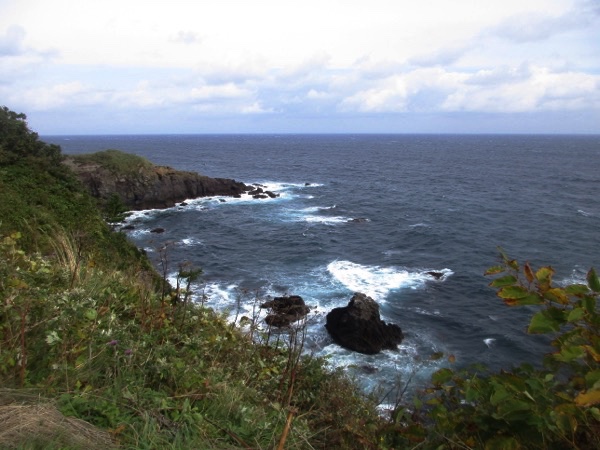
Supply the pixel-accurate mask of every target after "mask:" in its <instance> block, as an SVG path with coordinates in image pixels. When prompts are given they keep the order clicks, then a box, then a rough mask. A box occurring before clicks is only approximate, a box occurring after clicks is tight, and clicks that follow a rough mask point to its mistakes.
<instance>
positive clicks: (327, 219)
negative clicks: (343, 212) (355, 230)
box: [303, 216, 351, 225]
mask: <svg viewBox="0 0 600 450" xmlns="http://www.w3.org/2000/svg"><path fill="white" fill-rule="evenodd" d="M303 220H305V221H306V222H311V223H322V224H325V225H335V224H338V223H346V222H348V221H350V220H351V219H350V218H348V217H342V216H305V217H304V218H303Z"/></svg>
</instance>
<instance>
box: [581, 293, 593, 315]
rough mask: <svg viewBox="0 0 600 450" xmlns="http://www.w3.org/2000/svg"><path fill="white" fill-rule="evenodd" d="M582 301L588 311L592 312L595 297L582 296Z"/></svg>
mask: <svg viewBox="0 0 600 450" xmlns="http://www.w3.org/2000/svg"><path fill="white" fill-rule="evenodd" d="M582 303H583V307H584V308H585V309H586V311H587V312H588V313H590V314H593V313H594V312H595V311H596V297H590V296H588V297H584V299H583V300H582Z"/></svg>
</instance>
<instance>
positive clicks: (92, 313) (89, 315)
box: [85, 308, 98, 320]
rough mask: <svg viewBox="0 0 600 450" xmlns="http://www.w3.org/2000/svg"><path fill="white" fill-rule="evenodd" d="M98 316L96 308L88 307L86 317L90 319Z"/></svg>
mask: <svg viewBox="0 0 600 450" xmlns="http://www.w3.org/2000/svg"><path fill="white" fill-rule="evenodd" d="M97 317H98V311H96V310H95V309H91V308H90V309H88V310H87V311H86V312H85V318H86V319H88V320H96V318H97Z"/></svg>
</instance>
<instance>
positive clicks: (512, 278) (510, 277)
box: [490, 275, 518, 287]
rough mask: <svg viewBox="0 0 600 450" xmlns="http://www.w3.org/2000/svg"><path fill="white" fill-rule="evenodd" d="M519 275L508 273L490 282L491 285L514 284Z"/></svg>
mask: <svg viewBox="0 0 600 450" xmlns="http://www.w3.org/2000/svg"><path fill="white" fill-rule="evenodd" d="M517 281H518V280H517V277H515V276H514V275H506V276H504V277H500V278H496V279H495V280H494V281H492V282H491V283H490V286H491V287H503V286H512V285H513V284H515V283H517Z"/></svg>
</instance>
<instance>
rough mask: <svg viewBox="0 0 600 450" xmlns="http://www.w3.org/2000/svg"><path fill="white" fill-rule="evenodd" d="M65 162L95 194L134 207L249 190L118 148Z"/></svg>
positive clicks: (234, 193)
mask: <svg viewBox="0 0 600 450" xmlns="http://www.w3.org/2000/svg"><path fill="white" fill-rule="evenodd" d="M64 164H66V165H67V166H69V167H70V168H71V169H72V170H73V171H74V172H75V173H76V174H77V176H78V177H79V179H80V181H81V182H82V183H83V185H84V186H85V187H87V189H88V191H89V192H90V194H91V195H92V196H94V197H96V198H100V199H104V200H108V199H109V198H110V197H111V196H112V195H113V194H116V195H118V196H119V198H120V199H121V201H122V202H123V203H124V204H125V206H126V207H127V208H129V209H132V210H133V209H135V210H141V209H153V208H168V207H171V206H174V205H175V204H176V203H178V202H182V201H184V200H186V199H192V198H197V197H206V196H213V195H226V196H237V195H241V194H242V193H244V192H245V191H247V190H249V188H247V186H246V185H245V184H244V183H241V182H238V181H235V180H231V179H226V178H211V177H207V176H203V175H200V174H198V173H195V172H186V171H180V170H175V169H173V168H171V167H165V166H156V165H154V164H152V163H150V162H149V161H147V160H145V159H144V158H141V157H138V156H135V155H129V154H126V153H123V152H119V151H117V150H107V151H104V152H99V153H94V154H91V155H70V156H67V157H66V158H65V160H64Z"/></svg>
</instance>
